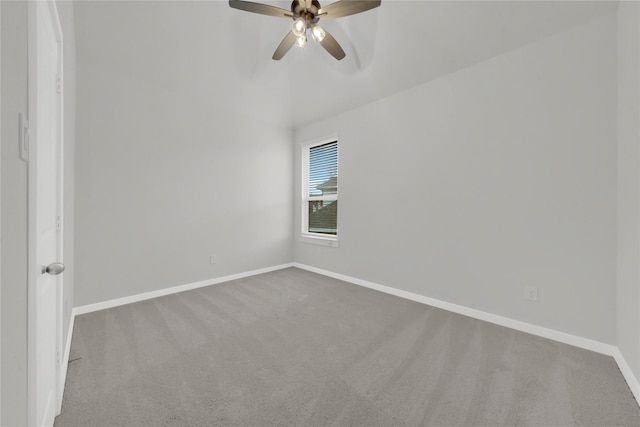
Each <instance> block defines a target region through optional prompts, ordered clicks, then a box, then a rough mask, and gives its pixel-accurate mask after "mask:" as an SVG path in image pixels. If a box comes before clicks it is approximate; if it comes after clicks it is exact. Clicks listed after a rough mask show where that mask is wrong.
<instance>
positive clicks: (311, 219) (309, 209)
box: [303, 141, 338, 236]
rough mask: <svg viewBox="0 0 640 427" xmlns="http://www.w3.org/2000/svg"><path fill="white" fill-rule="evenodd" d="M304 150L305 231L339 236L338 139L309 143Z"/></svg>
mask: <svg viewBox="0 0 640 427" xmlns="http://www.w3.org/2000/svg"><path fill="white" fill-rule="evenodd" d="M305 154H306V159H305V160H306V161H305V169H306V170H305V175H304V176H305V179H304V181H305V182H304V183H303V185H304V186H303V188H304V189H305V190H304V200H303V201H304V203H303V210H304V213H303V218H304V221H305V223H304V224H303V232H304V233H307V234H311V235H313V234H318V235H325V236H337V234H338V141H332V142H328V143H322V144H318V145H313V146H310V147H308V148H307V150H306V153H305Z"/></svg>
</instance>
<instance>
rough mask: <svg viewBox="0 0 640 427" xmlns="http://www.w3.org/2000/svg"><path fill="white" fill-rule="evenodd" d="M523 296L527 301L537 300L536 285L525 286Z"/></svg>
mask: <svg viewBox="0 0 640 427" xmlns="http://www.w3.org/2000/svg"><path fill="white" fill-rule="evenodd" d="M524 297H525V298H526V299H527V300H529V301H538V288H537V287H536V286H525V287H524Z"/></svg>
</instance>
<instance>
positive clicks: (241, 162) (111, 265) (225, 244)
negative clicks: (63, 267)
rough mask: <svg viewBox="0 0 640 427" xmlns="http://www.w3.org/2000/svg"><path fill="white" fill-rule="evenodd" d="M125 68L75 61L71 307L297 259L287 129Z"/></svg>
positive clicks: (182, 83) (193, 89)
mask: <svg viewBox="0 0 640 427" xmlns="http://www.w3.org/2000/svg"><path fill="white" fill-rule="evenodd" d="M94 53H95V54H96V56H99V52H97V53H96V52H94ZM169 66H171V65H169ZM176 66H178V67H179V66H181V65H180V64H176ZM126 67H127V65H126V64H122V63H118V64H111V66H108V65H104V64H94V63H93V62H92V61H91V60H90V59H87V58H84V57H82V58H80V57H79V58H78V68H77V77H78V82H77V108H78V115H77V123H78V126H77V144H76V199H75V203H76V212H75V220H76V234H75V235H76V240H75V243H76V246H75V254H76V256H75V259H76V276H75V283H76V286H75V305H76V306H80V305H85V304H90V303H95V302H100V301H105V300H109V299H114V298H119V297H124V296H129V295H135V294H138V293H143V292H148V291H153V290H157V289H163V288H167V287H170V286H176V285H182V284H186V283H191V282H195V281H201V280H206V279H210V278H215V277H221V276H225V275H229V274H233V273H239V272H244V271H249V270H252V269H257V268H262V267H267V266H273V265H278V264H282V263H286V262H290V261H291V259H292V253H291V239H292V233H291V222H292V211H293V208H292V199H291V192H292V189H291V187H292V182H293V178H292V163H293V159H292V154H293V153H292V148H291V138H292V136H291V132H290V130H288V129H284V128H280V127H276V126H273V125H269V124H264V123H260V122H256V121H255V120H252V119H250V118H249V117H246V116H243V115H241V114H238V113H234V112H231V111H228V110H225V109H222V108H220V107H218V106H216V104H219V103H220V100H219V99H209V98H206V97H202V96H200V97H199V96H193V95H190V94H192V93H194V92H195V93H197V92H198V91H197V87H196V88H190V89H189V90H176V91H172V90H169V89H166V88H165V87H159V86H157V85H155V84H153V83H150V82H149V81H147V79H144V78H136V77H134V76H133V75H131V74H129V73H126V72H125V71H126ZM123 70H124V71H123ZM214 77H215V76H212V78H214ZM170 83H173V82H170ZM188 84H189V79H188V76H184V81H182V82H181V84H180V85H179V86H181V87H184V86H183V85H188ZM193 84H194V85H195V84H196V83H193ZM165 86H169V87H170V86H171V84H168V85H165ZM265 108H269V106H265ZM212 254H213V255H215V256H216V264H214V265H211V264H210V263H209V257H210V255H212Z"/></svg>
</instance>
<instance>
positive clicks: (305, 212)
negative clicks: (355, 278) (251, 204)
mask: <svg viewBox="0 0 640 427" xmlns="http://www.w3.org/2000/svg"><path fill="white" fill-rule="evenodd" d="M333 142H335V143H336V145H337V150H336V164H337V166H338V175H337V177H338V182H339V177H340V172H339V171H340V143H339V140H338V136H337V135H333V136H331V137H326V138H321V139H317V140H313V141H308V142H305V143H303V144H301V148H302V159H301V160H302V162H301V164H302V174H301V175H302V176H301V178H302V179H301V182H302V191H301V201H302V206H301V211H302V214H301V221H300V240H301V241H302V242H306V243H313V244H318V245H323V246H331V247H338V246H339V242H340V241H339V239H338V236H339V233H340V231H339V230H340V227H339V226H338V223H339V220H338V219H339V217H338V218H336V234H335V235H334V234H324V233H314V232H311V231H309V202H311V201H314V200H325V201H338V198H339V194H340V190H337V191H336V194H331V195H327V196H309V194H308V190H309V166H310V165H309V162H310V159H309V154H310V152H311V149H313V148H315V147H319V146H321V145H325V144H330V143H333ZM338 187H339V184H338ZM338 215H339V214H338Z"/></svg>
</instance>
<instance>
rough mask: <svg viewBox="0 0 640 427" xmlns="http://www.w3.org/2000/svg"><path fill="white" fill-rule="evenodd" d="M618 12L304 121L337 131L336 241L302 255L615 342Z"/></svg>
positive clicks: (309, 130)
mask: <svg viewBox="0 0 640 427" xmlns="http://www.w3.org/2000/svg"><path fill="white" fill-rule="evenodd" d="M615 18H616V17H615V15H608V16H605V17H604V18H599V19H598V20H596V21H593V22H591V23H588V24H586V25H583V26H580V27H577V28H574V29H571V30H568V31H566V32H564V33H561V34H558V35H555V36H552V37H549V38H547V39H545V40H542V41H540V42H536V43H533V44H530V45H527V46H525V47H522V48H520V49H517V50H515V51H512V52H510V53H507V54H504V55H500V56H498V57H495V58H492V59H490V60H488V61H486V62H483V63H480V64H478V65H475V66H472V67H470V68H468V69H464V70H461V71H459V72H456V73H454V74H450V75H448V76H446V77H443V78H440V79H438V80H435V81H432V82H430V83H426V84H424V85H421V86H418V87H415V88H413V89H410V90H408V91H406V92H403V93H399V94H396V95H394V96H391V97H388V98H385V99H382V100H380V101H377V102H374V103H371V104H368V105H365V106H363V107H361V108H358V109H355V110H353V111H350V112H347V113H344V114H340V115H338V116H336V117H334V118H331V119H328V120H325V121H321V122H319V123H315V124H312V125H310V126H306V127H304V128H301V129H298V130H297V131H296V133H295V140H296V141H297V142H299V143H302V142H304V141H307V140H312V139H315V138H319V137H322V136H324V135H328V134H331V133H334V132H338V134H339V144H340V148H339V150H340V152H339V169H340V172H339V176H340V177H339V189H340V190H339V192H340V202H339V203H340V205H339V223H338V227H339V238H340V247H339V248H330V247H321V246H316V245H312V244H307V243H302V242H300V241H299V240H298V239H297V238H296V239H294V254H295V261H297V262H300V263H304V264H307V265H311V266H315V267H319V268H323V269H327V270H331V271H334V272H337V273H342V274H346V275H349V276H353V277H357V278H361V279H365V280H369V281H372V282H376V283H379V284H383V285H387V286H391V287H395V288H399V289H404V290H407V291H411V292H414V293H417V294H422V295H426V296H429V297H433V298H437V299H440V300H444V301H448V302H452V303H456V304H460V305H463V306H469V307H474V308H477V309H480V310H484V311H487V312H490V313H494V314H498V315H502V316H506V317H510V318H513V319H517V320H521V321H525V322H530V323H533V324H537V325H540V326H543V327H548V328H552V329H556V330H560V331H564V332H567V333H571V334H575V335H578V336H582V337H586V338H591V339H594V340H597V341H602V342H605V343H614V342H615V320H614V319H615V276H616V261H615V253H616V247H615V245H616V229H615V227H616V116H615V110H616V105H615V103H616V19H615ZM398 66H401V64H399V65H398ZM296 156H297V157H296V158H299V156H300V150H299V147H298V149H297V152H296ZM296 165H297V167H296V173H295V177H296V180H295V183H296V187H295V192H294V194H295V195H299V194H300V184H299V176H300V167H299V162H296ZM296 201H297V202H296V208H295V209H294V212H295V215H296V217H295V226H294V232H295V233H296V236H297V233H298V232H299V227H300V223H299V221H300V203H299V200H298V198H297V197H296ZM526 285H532V286H537V287H538V288H539V301H538V302H537V303H534V302H529V301H526V300H525V299H524V287H525V286H526Z"/></svg>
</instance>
